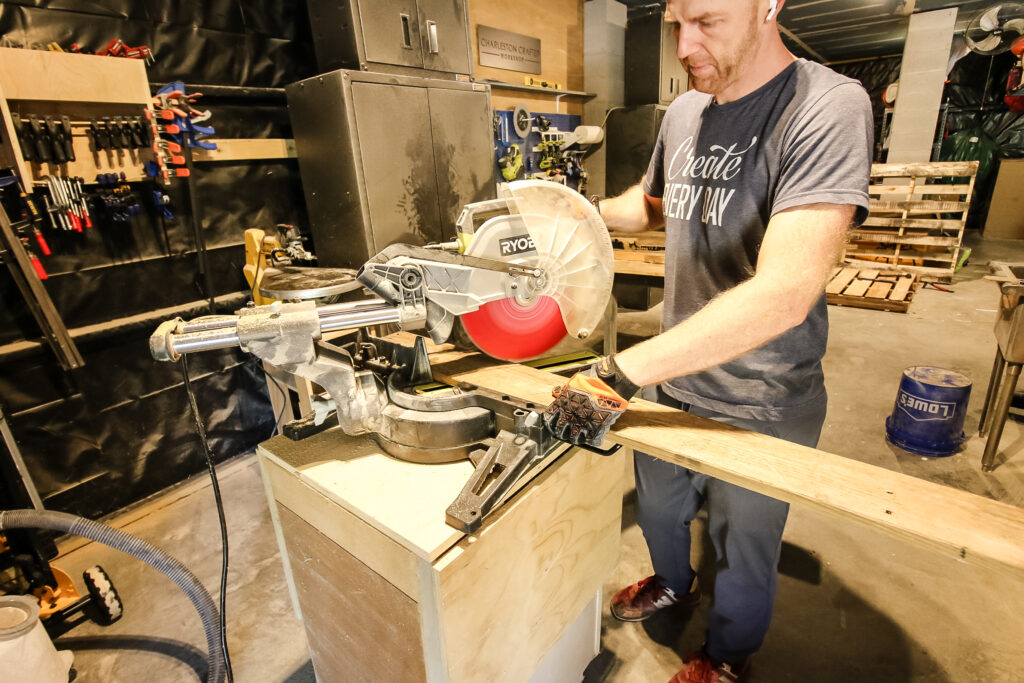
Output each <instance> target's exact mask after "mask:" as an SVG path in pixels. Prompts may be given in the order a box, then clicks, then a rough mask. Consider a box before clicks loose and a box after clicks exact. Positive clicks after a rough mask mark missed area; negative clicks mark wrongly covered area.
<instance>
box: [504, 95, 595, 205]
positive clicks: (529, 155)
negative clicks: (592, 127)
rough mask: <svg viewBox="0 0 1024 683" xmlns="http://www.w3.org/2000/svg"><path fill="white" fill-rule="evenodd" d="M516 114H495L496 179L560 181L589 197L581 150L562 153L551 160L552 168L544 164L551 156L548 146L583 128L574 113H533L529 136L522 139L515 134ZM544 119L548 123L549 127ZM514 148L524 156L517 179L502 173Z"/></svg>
mask: <svg viewBox="0 0 1024 683" xmlns="http://www.w3.org/2000/svg"><path fill="white" fill-rule="evenodd" d="M513 114H514V112H513V111H512V110H507V109H506V110H499V111H496V112H494V117H495V126H494V129H495V133H494V138H495V140H494V141H495V145H494V146H495V151H494V177H495V178H496V179H497V180H498V181H499V182H502V181H506V180H522V179H525V178H544V179H546V180H553V181H555V182H561V183H563V184H564V185H567V186H568V187H570V188H572V189H574V190H576V191H578V192H580V193H581V194H586V173H585V172H584V171H583V169H582V167H581V165H580V159H581V158H582V156H583V152H582V151H571V152H568V153H562V154H560V155H558V156H559V157H560V158H559V159H558V160H554V159H552V163H551V165H550V167H549V166H548V165H547V164H546V163H544V159H545V156H551V155H546V154H545V152H544V147H545V144H546V143H547V144H551V143H555V142H557V141H558V140H560V139H561V137H562V136H563V135H565V134H566V133H571V132H572V131H574V130H575V129H576V127H577V126H579V125H580V117H579V116H577V115H575V114H548V113H542V112H532V111H531V112H530V116H531V118H532V122H531V124H532V125H531V127H530V133H529V134H528V135H527V136H526V138H522V137H520V136H519V135H518V134H517V133H516V129H515V125H513V120H512V119H513ZM545 120H546V121H547V122H548V123H547V124H546V125H545V123H544V121H545ZM542 128H543V129H544V130H542ZM513 145H515V146H517V147H518V148H519V152H520V154H521V155H522V168H521V169H520V170H519V172H518V173H517V174H516V176H515V177H514V178H512V177H508V176H506V175H503V174H502V166H503V163H502V160H503V158H506V157H507V156H508V155H509V153H510V150H511V148H512V146H513ZM542 166H544V168H542ZM581 184H582V186H581Z"/></svg>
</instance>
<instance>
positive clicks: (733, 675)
mask: <svg viewBox="0 0 1024 683" xmlns="http://www.w3.org/2000/svg"><path fill="white" fill-rule="evenodd" d="M749 668H750V657H747V658H746V659H745V660H744V661H743V664H742V665H740V666H736V667H734V666H730V665H729V664H726V663H725V662H719V663H718V664H716V663H715V662H714V660H712V659H711V658H710V657H708V655H707V653H706V652H704V648H701V649H700V650H697V651H696V652H692V653H690V654H688V655H686V657H684V658H683V668H682V669H680V670H679V673H677V674H676V675H675V676H673V677H672V680H670V681H669V682H668V683H736V682H737V681H739V680H740V677H741V676H742V675H743V674H745V673H746V672H747V669H749Z"/></svg>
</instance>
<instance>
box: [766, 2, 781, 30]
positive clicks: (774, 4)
mask: <svg viewBox="0 0 1024 683" xmlns="http://www.w3.org/2000/svg"><path fill="white" fill-rule="evenodd" d="M768 4H769V5H770V6H771V7H770V8H769V9H768V16H766V17H765V18H764V23H766V24H767V23H768V22H769V21H771V20H772V17H774V16H775V10H777V9H779V0H769V1H768Z"/></svg>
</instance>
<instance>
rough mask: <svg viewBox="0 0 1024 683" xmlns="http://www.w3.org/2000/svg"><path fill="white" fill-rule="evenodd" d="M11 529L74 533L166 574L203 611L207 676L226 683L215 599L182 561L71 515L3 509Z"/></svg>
mask: <svg viewBox="0 0 1024 683" xmlns="http://www.w3.org/2000/svg"><path fill="white" fill-rule="evenodd" d="M7 529H49V530H51V531H61V532H63V533H67V534H74V535H76V536H82V537H84V538H88V539H91V540H93V541H96V542H97V543H103V544H104V545H109V546H110V547H111V548H117V549H118V550H121V551H123V552H126V553H128V554H129V555H134V556H135V557H137V558H139V559H140V560H142V561H143V562H145V563H147V564H149V565H152V566H153V567H155V568H157V569H159V570H160V571H161V572H163V573H164V574H165V575H166V576H167V578H169V579H170V580H171V581H173V582H174V583H176V584H178V587H179V588H181V590H183V591H185V594H186V595H187V596H188V598H189V600H191V601H192V604H193V605H194V606H195V608H196V611H197V612H199V618H200V619H201V620H202V622H203V631H205V632H206V649H207V653H208V654H207V666H208V668H207V675H206V680H207V682H208V683H221V682H222V681H223V680H224V675H225V667H224V651H223V650H222V649H221V639H220V621H219V615H218V612H217V606H216V604H214V602H213V598H211V597H210V594H209V593H208V592H207V591H206V589H205V588H203V585H202V584H201V583H199V579H197V578H196V577H195V575H194V574H192V572H190V571H189V570H188V569H186V568H185V565H183V564H182V563H181V562H178V561H177V560H176V559H174V558H173V557H171V556H170V555H167V554H166V553H164V552H163V551H161V550H158V549H157V548H155V547H153V546H152V545H150V544H149V543H146V542H145V541H143V540H141V539H138V538H135V537H134V536H132V535H131V534H126V533H125V532H123V531H119V530H118V529H114V528H111V527H109V526H107V525H105V524H100V523H99V522H94V521H92V520H91V519H86V518H85V517H78V516H77V515H69V514H66V513H63V512H52V511H49V510H3V511H0V531H5V530H7Z"/></svg>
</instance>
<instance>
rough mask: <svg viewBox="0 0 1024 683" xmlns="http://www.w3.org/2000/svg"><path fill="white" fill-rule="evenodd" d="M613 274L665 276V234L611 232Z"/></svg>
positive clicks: (661, 232) (656, 232)
mask: <svg viewBox="0 0 1024 683" xmlns="http://www.w3.org/2000/svg"><path fill="white" fill-rule="evenodd" d="M611 238H612V248H613V249H614V252H615V272H616V273H617V274H621V275H647V276H651V277H664V276H665V232H664V231H662V230H652V231H649V232H613V233H612V234H611Z"/></svg>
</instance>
